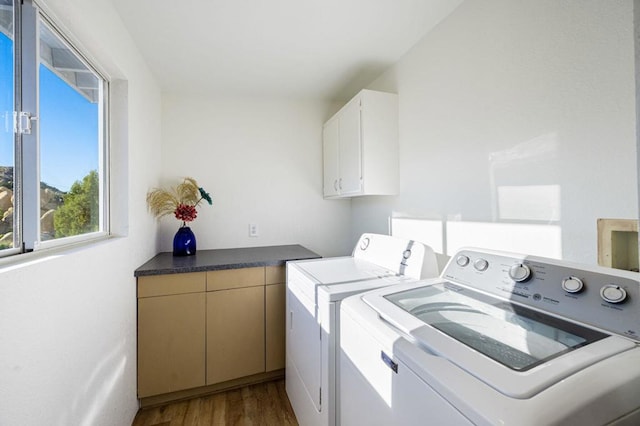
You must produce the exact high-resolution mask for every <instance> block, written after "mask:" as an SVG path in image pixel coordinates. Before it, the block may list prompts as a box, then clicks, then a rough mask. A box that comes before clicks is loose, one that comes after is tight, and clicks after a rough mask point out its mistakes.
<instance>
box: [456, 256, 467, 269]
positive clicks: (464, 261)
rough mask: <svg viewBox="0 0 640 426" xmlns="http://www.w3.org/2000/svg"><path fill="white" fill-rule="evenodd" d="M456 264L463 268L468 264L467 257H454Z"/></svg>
mask: <svg viewBox="0 0 640 426" xmlns="http://www.w3.org/2000/svg"><path fill="white" fill-rule="evenodd" d="M456 263H457V264H458V266H462V267H465V266H467V265H468V264H469V257H468V256H465V255H464V254H461V255H460V256H458V257H456Z"/></svg>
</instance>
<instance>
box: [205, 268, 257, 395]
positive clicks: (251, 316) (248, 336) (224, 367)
mask: <svg viewBox="0 0 640 426" xmlns="http://www.w3.org/2000/svg"><path fill="white" fill-rule="evenodd" d="M264 283H265V269H264V267H261V268H245V269H228V270H223V271H213V272H207V290H211V291H208V292H207V384H208V385H210V384H214V383H220V382H224V381H227V380H232V379H237V378H239V377H244V376H250V375H252V374H258V373H262V372H264V371H265V357H264V353H265V328H264V324H265V317H264V310H265V309H264Z"/></svg>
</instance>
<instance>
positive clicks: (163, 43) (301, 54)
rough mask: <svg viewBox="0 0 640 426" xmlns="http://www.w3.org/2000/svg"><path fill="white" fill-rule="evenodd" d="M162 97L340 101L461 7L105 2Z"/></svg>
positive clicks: (442, 0)
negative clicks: (119, 19) (113, 10)
mask: <svg viewBox="0 0 640 426" xmlns="http://www.w3.org/2000/svg"><path fill="white" fill-rule="evenodd" d="M111 1H112V3H113V4H114V6H115V8H116V10H117V11H118V13H119V14H120V16H121V17H122V20H123V22H124V23H125V25H126V27H127V28H128V30H129V32H130V33H131V36H132V37H133V40H134V42H135V43H136V45H137V46H138V48H139V49H140V51H141V53H142V55H143V56H144V58H145V60H146V61H147V63H148V64H149V66H150V68H151V69H152V71H153V72H154V74H155V76H156V77H157V79H158V81H159V83H160V85H161V86H162V90H163V91H164V92H173V93H188V94H208V95H226V96H228V95H233V96H259V97H292V98H312V99H328V100H344V99H348V98H350V97H351V96H353V95H354V94H355V93H357V92H358V91H359V90H360V89H362V88H363V87H365V86H366V85H367V84H369V83H371V81H373V80H374V79H375V78H376V77H378V76H379V75H380V74H381V73H382V72H383V71H384V70H385V69H387V68H388V67H389V66H390V65H392V64H394V63H395V62H397V61H398V60H399V59H400V58H401V57H402V55H403V54H404V53H406V52H407V51H408V50H409V49H410V48H411V47H412V46H413V45H414V44H415V43H416V42H417V41H418V40H420V39H421V38H422V37H423V36H424V35H425V34H426V33H427V32H428V31H429V30H430V29H431V28H433V26H435V25H436V24H437V23H438V22H439V21H440V20H442V19H443V18H444V17H445V16H447V15H448V14H449V13H450V12H451V11H453V9H455V8H456V7H457V6H458V5H459V4H460V3H461V1H462V0H268V1H267V0H182V1H179V2H176V1H175V0H134V1H132V0H111Z"/></svg>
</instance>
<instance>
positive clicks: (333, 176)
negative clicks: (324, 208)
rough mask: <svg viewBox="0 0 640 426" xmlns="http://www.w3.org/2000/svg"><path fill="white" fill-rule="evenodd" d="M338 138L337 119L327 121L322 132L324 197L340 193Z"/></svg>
mask: <svg viewBox="0 0 640 426" xmlns="http://www.w3.org/2000/svg"><path fill="white" fill-rule="evenodd" d="M338 137H339V130H338V119H337V118H334V119H331V120H329V121H327V123H326V124H325V125H324V128H323V131H322V157H323V161H324V184H323V188H324V189H323V191H324V196H325V197H335V196H337V195H338V194H339V193H340V192H339V189H338V178H339V176H338Z"/></svg>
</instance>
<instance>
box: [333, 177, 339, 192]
mask: <svg viewBox="0 0 640 426" xmlns="http://www.w3.org/2000/svg"><path fill="white" fill-rule="evenodd" d="M333 189H334V190H336V191H337V190H338V179H335V180H334V181H333Z"/></svg>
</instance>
